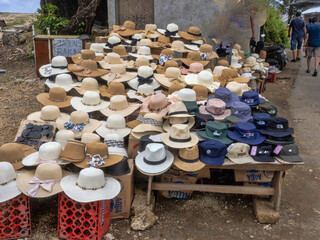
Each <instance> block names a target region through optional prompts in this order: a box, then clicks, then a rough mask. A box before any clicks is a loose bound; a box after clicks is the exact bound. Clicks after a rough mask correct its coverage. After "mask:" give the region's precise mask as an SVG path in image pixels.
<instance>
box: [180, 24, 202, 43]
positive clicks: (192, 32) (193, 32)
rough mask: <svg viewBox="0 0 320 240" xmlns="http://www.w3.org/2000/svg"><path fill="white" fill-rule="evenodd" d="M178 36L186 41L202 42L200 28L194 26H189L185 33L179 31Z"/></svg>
mask: <svg viewBox="0 0 320 240" xmlns="http://www.w3.org/2000/svg"><path fill="white" fill-rule="evenodd" d="M179 35H180V36H181V37H182V38H184V39H187V40H191V41H192V40H203V39H204V38H203V37H202V35H201V31H200V28H198V27H196V26H190V27H189V29H188V31H187V32H184V31H179Z"/></svg>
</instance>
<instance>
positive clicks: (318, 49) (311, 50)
mask: <svg viewBox="0 0 320 240" xmlns="http://www.w3.org/2000/svg"><path fill="white" fill-rule="evenodd" d="M304 48H307V55H308V58H307V64H308V69H307V71H306V72H307V73H310V65H311V59H312V57H314V58H315V69H314V73H313V74H312V76H314V77H316V76H317V75H318V67H319V56H320V24H319V19H318V18H317V17H314V19H313V24H312V25H310V26H309V27H308V30H307V36H306V40H305V45H304Z"/></svg>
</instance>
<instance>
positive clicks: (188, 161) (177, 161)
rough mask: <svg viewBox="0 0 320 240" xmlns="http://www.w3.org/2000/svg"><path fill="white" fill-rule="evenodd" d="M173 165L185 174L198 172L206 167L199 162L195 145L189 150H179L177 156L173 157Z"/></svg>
mask: <svg viewBox="0 0 320 240" xmlns="http://www.w3.org/2000/svg"><path fill="white" fill-rule="evenodd" d="M173 164H174V165H175V166H176V167H178V168H179V169H181V170H183V171H187V172H195V171H199V170H200V169H202V168H204V167H205V166H206V164H204V163H202V162H201V161H200V158H199V149H198V146H197V145H195V146H193V147H190V148H181V149H179V152H178V154H175V155H174V162H173Z"/></svg>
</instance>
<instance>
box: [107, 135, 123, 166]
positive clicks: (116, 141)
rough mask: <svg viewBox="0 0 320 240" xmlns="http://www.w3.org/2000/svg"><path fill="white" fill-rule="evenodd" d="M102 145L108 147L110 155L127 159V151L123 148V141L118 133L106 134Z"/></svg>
mask: <svg viewBox="0 0 320 240" xmlns="http://www.w3.org/2000/svg"><path fill="white" fill-rule="evenodd" d="M104 143H105V144H106V145H107V146H108V150H109V153H110V154H112V155H121V156H124V157H128V153H127V150H126V149H125V147H124V139H123V137H122V136H121V135H119V134H118V133H108V134H106V135H104ZM115 165H116V164H115ZM115 165H114V166H115Z"/></svg>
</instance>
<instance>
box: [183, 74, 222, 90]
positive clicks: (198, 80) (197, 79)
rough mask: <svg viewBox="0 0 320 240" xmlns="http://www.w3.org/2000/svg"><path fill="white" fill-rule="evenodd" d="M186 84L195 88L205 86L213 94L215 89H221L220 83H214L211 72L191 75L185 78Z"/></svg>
mask: <svg viewBox="0 0 320 240" xmlns="http://www.w3.org/2000/svg"><path fill="white" fill-rule="evenodd" d="M185 82H186V84H187V85H190V86H195V85H200V86H205V87H207V88H208V89H209V90H210V91H211V92H214V90H215V89H217V88H219V86H220V83H219V82H214V81H213V74H212V73H210V72H209V71H206V70H204V71H201V72H200V73H199V74H194V73H190V74H188V75H187V76H186V77H185Z"/></svg>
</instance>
